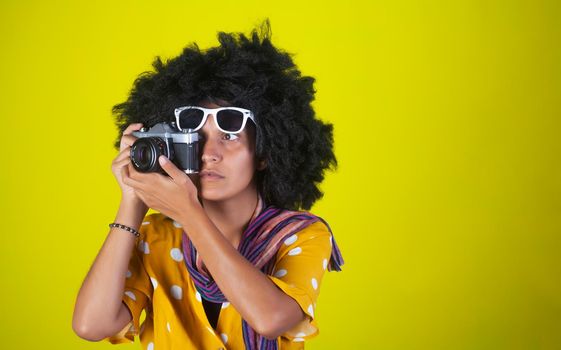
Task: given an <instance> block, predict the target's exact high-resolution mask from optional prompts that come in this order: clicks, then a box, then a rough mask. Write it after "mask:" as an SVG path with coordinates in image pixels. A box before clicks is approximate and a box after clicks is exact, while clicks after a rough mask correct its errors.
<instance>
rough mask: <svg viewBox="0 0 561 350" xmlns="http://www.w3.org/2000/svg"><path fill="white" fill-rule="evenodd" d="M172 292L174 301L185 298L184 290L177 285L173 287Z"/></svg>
mask: <svg viewBox="0 0 561 350" xmlns="http://www.w3.org/2000/svg"><path fill="white" fill-rule="evenodd" d="M170 292H171V296H172V297H173V298H174V299H177V300H181V299H182V298H183V289H181V287H180V286H178V285H176V284H174V285H173V286H171V289H170Z"/></svg>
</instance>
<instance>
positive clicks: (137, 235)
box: [109, 222, 140, 237]
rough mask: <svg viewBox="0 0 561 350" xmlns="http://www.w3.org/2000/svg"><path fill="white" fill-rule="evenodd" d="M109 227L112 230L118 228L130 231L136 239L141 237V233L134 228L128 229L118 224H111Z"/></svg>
mask: <svg viewBox="0 0 561 350" xmlns="http://www.w3.org/2000/svg"><path fill="white" fill-rule="evenodd" d="M109 227H110V228H113V227H117V228H120V229H123V230H125V231H129V232H130V233H132V234H133V235H135V236H136V237H140V232H138V231H137V230H135V229H134V228H132V227H128V226H125V225H123V224H118V223H116V222H114V223H112V224H109Z"/></svg>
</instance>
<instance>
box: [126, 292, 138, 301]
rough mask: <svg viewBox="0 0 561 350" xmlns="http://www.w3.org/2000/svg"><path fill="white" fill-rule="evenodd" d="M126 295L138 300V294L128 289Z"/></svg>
mask: <svg viewBox="0 0 561 350" xmlns="http://www.w3.org/2000/svg"><path fill="white" fill-rule="evenodd" d="M125 295H126V296H128V297H129V298H131V299H132V300H134V301H136V295H134V293H133V292H131V291H130V290H127V291H126V292H125Z"/></svg>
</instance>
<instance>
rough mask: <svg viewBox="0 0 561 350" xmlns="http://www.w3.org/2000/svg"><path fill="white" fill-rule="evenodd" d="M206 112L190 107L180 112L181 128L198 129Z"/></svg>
mask: <svg viewBox="0 0 561 350" xmlns="http://www.w3.org/2000/svg"><path fill="white" fill-rule="evenodd" d="M204 115H205V113H204V112H203V111H202V110H200V109H194V108H189V109H185V110H183V111H181V113H179V125H178V127H179V128H180V129H196V128H198V127H199V125H201V121H202V120H203V117H204Z"/></svg>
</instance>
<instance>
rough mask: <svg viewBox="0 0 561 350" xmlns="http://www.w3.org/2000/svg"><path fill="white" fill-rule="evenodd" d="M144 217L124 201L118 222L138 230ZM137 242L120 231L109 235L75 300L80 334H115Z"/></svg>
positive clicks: (138, 207) (139, 209)
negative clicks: (131, 258) (128, 268)
mask: <svg viewBox="0 0 561 350" xmlns="http://www.w3.org/2000/svg"><path fill="white" fill-rule="evenodd" d="M145 214H146V210H145V207H143V206H141V205H139V203H138V202H128V201H122V202H121V204H120V207H119V211H118V213H117V215H116V217H115V222H118V223H120V224H123V225H127V226H130V227H132V228H134V229H138V228H139V227H140V224H141V222H142V219H143V218H144V215H145ZM135 241H136V239H135V237H134V235H132V234H131V233H129V232H126V231H123V230H122V229H118V228H112V229H111V231H110V232H109V234H108V235H107V238H106V239H105V242H104V243H103V246H102V247H101V249H100V251H99V253H98V255H97V257H96V259H95V261H94V263H93V264H92V266H91V268H90V271H89V272H88V274H87V276H86V278H85V279H84V282H83V284H82V287H81V288H80V291H79V293H78V296H77V299H76V305H75V308H74V316H73V321H72V323H73V328H74V330H75V331H76V332H77V333H80V332H81V333H84V334H85V333H88V334H99V333H104V332H105V331H107V332H111V331H113V329H112V328H113V327H115V326H114V324H113V323H114V322H113V321H114V320H115V319H116V317H117V314H118V312H119V310H120V308H121V305H122V297H123V292H124V284H125V276H126V271H127V267H128V264H129V260H130V257H131V252H132V250H133V248H134V245H135ZM79 335H81V334H79Z"/></svg>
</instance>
